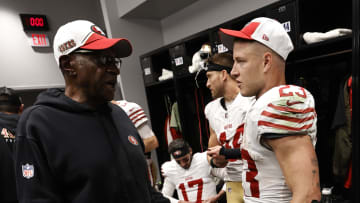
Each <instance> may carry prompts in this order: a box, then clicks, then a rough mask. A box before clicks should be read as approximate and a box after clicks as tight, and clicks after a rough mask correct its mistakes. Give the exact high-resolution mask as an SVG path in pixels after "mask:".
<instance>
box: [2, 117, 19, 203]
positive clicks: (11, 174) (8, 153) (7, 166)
mask: <svg viewBox="0 0 360 203" xmlns="http://www.w3.org/2000/svg"><path fill="white" fill-rule="evenodd" d="M18 119H19V115H17V114H5V113H1V112H0V133H1V135H0V202H1V203H9V202H16V185H15V168H14V159H13V151H14V147H15V137H14V136H15V133H16V125H17V122H18Z"/></svg>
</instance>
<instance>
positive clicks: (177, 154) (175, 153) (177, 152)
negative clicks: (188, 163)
mask: <svg viewBox="0 0 360 203" xmlns="http://www.w3.org/2000/svg"><path fill="white" fill-rule="evenodd" d="M173 154H174V155H175V156H179V155H181V150H177V151H175V152H174V153H173Z"/></svg>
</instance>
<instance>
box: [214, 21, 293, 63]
mask: <svg viewBox="0 0 360 203" xmlns="http://www.w3.org/2000/svg"><path fill="white" fill-rule="evenodd" d="M220 31H221V32H220V34H221V35H220V36H221V40H222V42H223V44H225V46H227V47H232V46H233V40H234V37H235V38H241V39H246V40H255V41H258V42H260V43H261V44H263V45H265V46H267V47H269V48H270V49H272V50H273V51H274V52H276V53H277V54H279V55H280V56H281V57H282V58H283V59H284V60H286V58H287V57H288V55H289V53H290V52H291V51H292V50H293V49H294V46H293V44H292V42H291V39H290V36H289V35H288V34H287V32H286V30H285V29H284V27H283V25H282V24H280V23H279V22H278V21H276V20H274V19H271V18H266V17H259V18H255V19H253V20H252V21H250V22H249V23H247V24H246V25H245V26H244V28H242V29H241V30H229V29H223V28H220ZM222 33H223V34H222Z"/></svg>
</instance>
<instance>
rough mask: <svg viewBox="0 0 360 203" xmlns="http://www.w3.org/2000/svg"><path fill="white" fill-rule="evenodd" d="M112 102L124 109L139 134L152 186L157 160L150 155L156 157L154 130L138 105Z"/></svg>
mask: <svg viewBox="0 0 360 203" xmlns="http://www.w3.org/2000/svg"><path fill="white" fill-rule="evenodd" d="M112 103H114V104H116V105H118V106H119V107H121V108H122V109H123V110H124V111H125V113H126V114H127V115H128V117H129V118H130V120H131V121H132V122H133V124H134V125H135V127H136V129H137V130H138V132H139V135H140V137H141V139H142V140H143V142H144V145H145V156H146V162H147V164H148V174H149V176H150V182H151V185H152V186H154V185H155V184H154V182H156V177H157V170H158V167H156V165H157V160H155V161H153V159H152V157H156V152H155V151H153V150H155V149H156V148H157V147H158V146H159V142H158V140H157V138H156V136H155V134H154V132H153V131H152V130H151V128H150V126H149V125H148V123H147V121H148V118H147V116H146V114H145V112H144V110H143V109H142V108H141V106H140V105H138V104H136V103H134V102H129V101H126V100H119V101H112ZM152 151H153V152H152ZM154 162H155V163H156V164H155V163H154Z"/></svg>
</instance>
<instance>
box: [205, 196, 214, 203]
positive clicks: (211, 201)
mask: <svg viewBox="0 0 360 203" xmlns="http://www.w3.org/2000/svg"><path fill="white" fill-rule="evenodd" d="M216 202H217V197H216V196H214V197H210V198H209V199H207V200H204V201H202V203H216Z"/></svg>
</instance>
